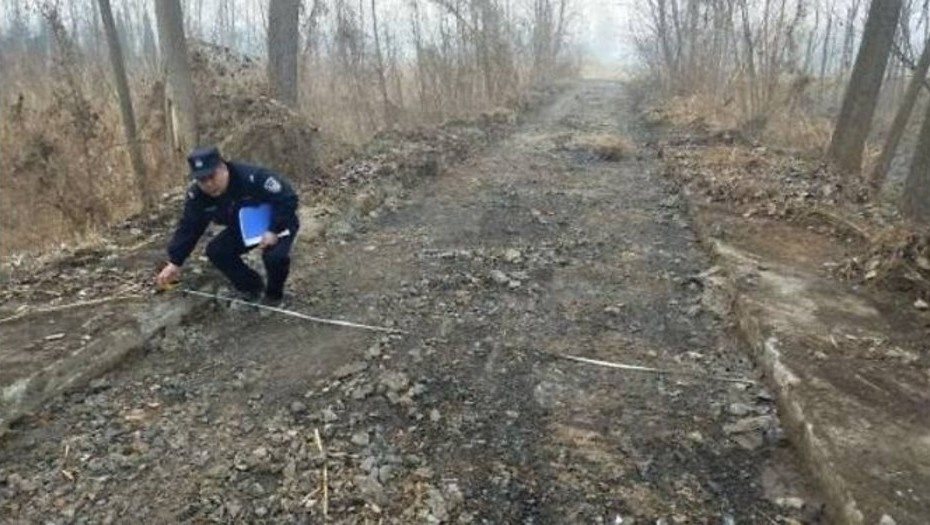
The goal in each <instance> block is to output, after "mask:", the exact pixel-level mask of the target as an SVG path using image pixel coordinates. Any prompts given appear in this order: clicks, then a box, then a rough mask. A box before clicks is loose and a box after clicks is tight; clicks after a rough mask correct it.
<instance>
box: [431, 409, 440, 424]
mask: <svg viewBox="0 0 930 525" xmlns="http://www.w3.org/2000/svg"><path fill="white" fill-rule="evenodd" d="M440 417H442V416H440V415H439V411H438V410H436V409H435V408H434V409H432V410H430V411H429V420H430V421H432V422H433V423H436V422H438V421H439V419H440Z"/></svg>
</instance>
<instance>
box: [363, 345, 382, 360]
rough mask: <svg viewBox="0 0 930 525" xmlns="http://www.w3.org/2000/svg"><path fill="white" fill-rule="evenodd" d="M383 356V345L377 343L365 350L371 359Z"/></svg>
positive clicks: (366, 355)
mask: <svg viewBox="0 0 930 525" xmlns="http://www.w3.org/2000/svg"><path fill="white" fill-rule="evenodd" d="M380 356H381V345H379V344H378V343H375V344H373V345H371V346H369V347H368V351H367V352H365V357H367V358H369V359H375V358H378V357H380Z"/></svg>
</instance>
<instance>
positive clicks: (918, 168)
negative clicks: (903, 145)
mask: <svg viewBox="0 0 930 525" xmlns="http://www.w3.org/2000/svg"><path fill="white" fill-rule="evenodd" d="M901 209H902V211H903V212H904V214H905V215H906V216H907V217H909V218H910V219H912V220H915V221H918V222H923V223H927V222H930V104H928V105H927V114H926V115H925V116H924V123H923V125H922V126H921V127H920V135H918V137H917V148H916V149H915V150H914V160H913V161H911V169H910V171H909V172H908V174H907V179H905V181H904V200H903V202H902V206H901Z"/></svg>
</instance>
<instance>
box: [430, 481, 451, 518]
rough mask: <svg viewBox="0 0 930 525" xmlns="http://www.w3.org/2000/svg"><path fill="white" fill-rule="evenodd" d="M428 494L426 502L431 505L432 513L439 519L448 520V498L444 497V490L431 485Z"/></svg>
mask: <svg viewBox="0 0 930 525" xmlns="http://www.w3.org/2000/svg"><path fill="white" fill-rule="evenodd" d="M428 494H429V496H428V497H427V500H426V504H427V505H428V506H429V511H430V514H432V515H433V517H434V518H436V519H437V520H439V521H446V520H448V519H449V510H448V507H447V505H446V498H445V497H443V495H442V492H440V491H439V489H437V488H435V487H430V488H429V491H428Z"/></svg>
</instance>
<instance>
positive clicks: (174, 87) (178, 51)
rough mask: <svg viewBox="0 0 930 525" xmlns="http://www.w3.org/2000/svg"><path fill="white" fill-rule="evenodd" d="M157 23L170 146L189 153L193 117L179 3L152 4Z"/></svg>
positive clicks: (193, 138) (194, 133) (167, 0)
mask: <svg viewBox="0 0 930 525" xmlns="http://www.w3.org/2000/svg"><path fill="white" fill-rule="evenodd" d="M155 18H156V19H157V24H158V44H159V48H160V49H161V58H162V61H163V63H164V67H165V74H166V77H167V86H168V89H167V96H166V97H165V98H166V100H165V103H166V111H165V115H166V116H167V118H168V122H167V128H168V130H169V133H170V134H171V137H170V142H171V146H172V147H173V148H175V149H176V150H178V149H179V150H189V149H191V148H192V147H194V146H195V145H196V144H197V140H198V134H197V114H196V112H195V111H196V106H195V103H194V83H193V80H191V70H190V65H189V64H188V60H187V42H186V40H185V38H184V22H183V16H182V13H181V3H180V0H158V1H157V2H155Z"/></svg>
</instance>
